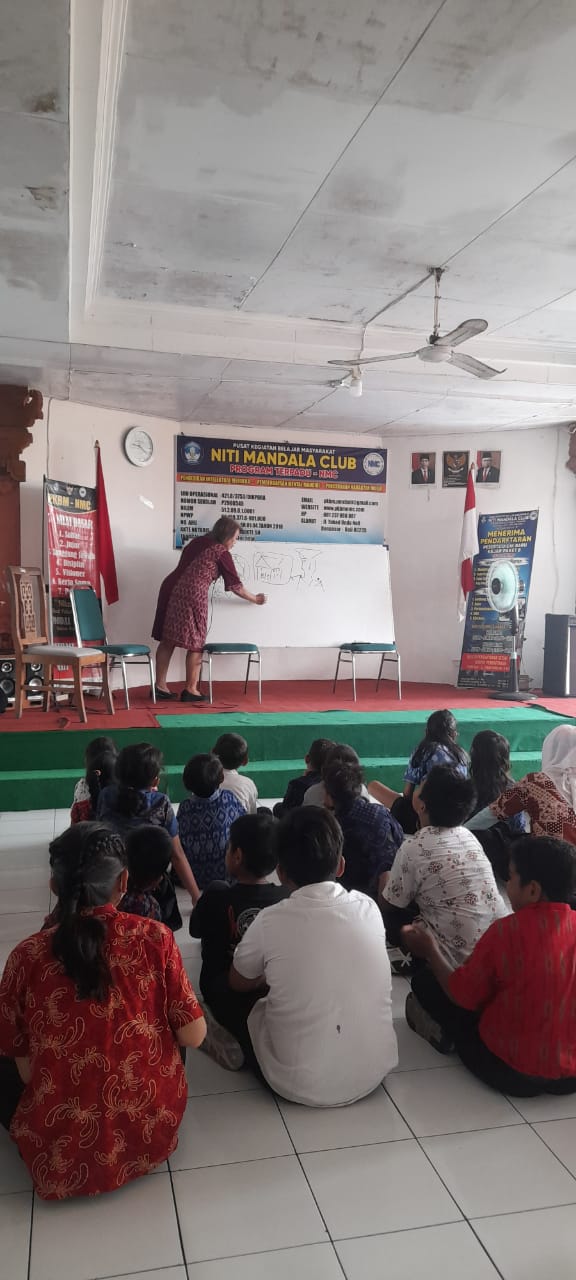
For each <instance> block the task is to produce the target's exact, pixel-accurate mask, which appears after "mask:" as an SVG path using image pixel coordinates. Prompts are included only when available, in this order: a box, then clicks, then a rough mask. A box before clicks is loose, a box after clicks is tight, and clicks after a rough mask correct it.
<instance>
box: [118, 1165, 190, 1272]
mask: <svg viewBox="0 0 576 1280" xmlns="http://www.w3.org/2000/svg"><path fill="white" fill-rule="evenodd" d="M167 1163H168V1170H167V1172H168V1177H169V1178H170V1190H171V1192H172V1204H173V1205H174V1213H175V1215H176V1230H177V1232H178V1240H179V1242H180V1253H181V1254H182V1262H181V1263H180V1262H179V1263H178V1264H177V1265H178V1266H179V1267H180V1266H182V1265H183V1266H184V1270H185V1272H186V1275H188V1260H187V1258H186V1251H185V1249H184V1239H183V1236H182V1227H181V1226H180V1215H179V1213H178V1201H177V1199H176V1188H175V1186H174V1179H173V1177H172V1170H171V1168H170V1157H168V1161H167ZM158 1269H161V1268H158ZM128 1274H129V1273H128Z"/></svg>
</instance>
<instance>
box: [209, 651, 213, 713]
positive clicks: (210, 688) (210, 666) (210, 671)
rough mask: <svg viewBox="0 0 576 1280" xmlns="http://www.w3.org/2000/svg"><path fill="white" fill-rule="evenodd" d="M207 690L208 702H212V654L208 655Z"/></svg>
mask: <svg viewBox="0 0 576 1280" xmlns="http://www.w3.org/2000/svg"><path fill="white" fill-rule="evenodd" d="M208 690H209V693H210V702H211V703H212V702H213V701H214V698H213V697H212V654H211V653H210V654H208Z"/></svg>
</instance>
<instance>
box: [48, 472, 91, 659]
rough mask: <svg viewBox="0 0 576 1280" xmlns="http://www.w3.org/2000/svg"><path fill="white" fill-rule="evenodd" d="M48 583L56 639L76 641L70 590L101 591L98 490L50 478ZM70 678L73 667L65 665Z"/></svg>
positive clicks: (71, 642)
mask: <svg viewBox="0 0 576 1280" xmlns="http://www.w3.org/2000/svg"><path fill="white" fill-rule="evenodd" d="M44 492H45V514H46V530H47V538H46V548H47V560H48V566H47V567H48V586H49V590H50V606H51V613H52V634H53V639H54V642H55V643H58V644H71V645H74V644H76V635H75V631H74V620H73V617H72V606H71V604H70V590H71V588H72V587H93V588H94V590H95V591H96V593H97V594H98V593H99V587H100V580H99V574H98V562H97V556H96V518H97V515H96V490H95V489H87V488H85V487H84V486H83V485H77V484H64V483H63V482H62V481H60V480H46V481H45V486H44ZM64 672H66V678H68V672H69V668H62V669H61V672H60V674H61V676H62V678H64Z"/></svg>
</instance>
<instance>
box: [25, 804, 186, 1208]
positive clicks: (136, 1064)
mask: <svg viewBox="0 0 576 1280" xmlns="http://www.w3.org/2000/svg"><path fill="white" fill-rule="evenodd" d="M50 865H51V869H52V879H51V888H52V890H53V892H54V893H55V894H56V895H57V897H58V904H59V912H58V924H57V925H56V927H55V928H53V929H46V930H45V931H44V932H42V933H36V934H34V935H33V936H32V937H31V938H27V939H26V940H25V941H24V942H21V943H19V945H18V946H17V947H16V948H15V949H14V951H13V952H12V953H11V955H10V956H9V957H8V961H7V963H6V968H5V970H4V975H3V978H2V981H1V983H0V1054H2V1055H4V1056H3V1057H2V1058H0V1100H1V1106H0V1121H1V1122H2V1124H4V1126H5V1127H6V1128H8V1127H9V1128H10V1133H11V1136H12V1138H13V1140H14V1142H15V1143H16V1145H17V1146H18V1149H19V1151H20V1155H21V1156H22V1159H23V1160H24V1162H25V1164H26V1165H27V1167H28V1169H29V1171H30V1174H31V1176H32V1180H33V1183H34V1187H35V1190H36V1192H37V1193H38V1195H39V1196H41V1197H42V1198H43V1199H46V1200H55V1199H58V1200H61V1199H65V1198H66V1197H69V1196H76V1195H97V1194H98V1193H100V1192H103V1191H112V1190H114V1189H115V1188H117V1187H121V1186H123V1185H124V1183H126V1182H130V1181H131V1180H132V1179H134V1178H137V1177H140V1176H142V1175H143V1174H145V1173H148V1172H150V1171H151V1170H152V1169H154V1168H156V1167H157V1166H158V1165H159V1164H161V1163H162V1162H163V1161H164V1160H166V1159H167V1157H168V1156H169V1155H171V1153H172V1152H173V1151H174V1149H175V1147H176V1145H177V1141H178V1126H179V1124H180V1121H181V1119H182V1116H183V1114H184V1108H185V1105H186V1092H187V1091H186V1077H185V1074H184V1069H183V1066H182V1061H181V1056H180V1047H181V1046H182V1047H186V1046H188V1047H190V1048H198V1047H199V1046H200V1044H201V1043H202V1041H203V1039H204V1037H205V1034H206V1024H205V1022H204V1018H203V1016H202V1010H201V1008H200V1006H199V1004H198V1001H197V1000H196V996H195V994H194V991H193V989H192V987H191V985H190V982H189V980H188V977H187V974H186V972H185V970H184V967H183V964H182V958H181V956H180V952H179V950H178V947H177V946H176V944H175V942H174V938H173V936H172V934H171V933H170V931H169V929H167V928H166V927H165V926H164V925H162V924H159V923H157V922H156V921H153V920H147V919H144V918H142V917H140V916H135V915H129V914H126V913H123V912H122V911H118V910H117V907H118V904H119V903H120V901H121V899H122V898H123V896H124V894H125V892H126V884H127V880H128V872H127V869H126V855H125V850H124V841H123V839H122V837H121V836H120V835H118V834H117V833H115V832H114V831H111V830H110V828H108V827H106V826H103V825H102V824H101V823H99V822H81V823H78V824H77V825H76V826H73V827H70V828H69V830H68V831H65V832H64V834H63V835H61V836H59V837H58V839H57V840H54V841H53V842H52V844H51V845H50Z"/></svg>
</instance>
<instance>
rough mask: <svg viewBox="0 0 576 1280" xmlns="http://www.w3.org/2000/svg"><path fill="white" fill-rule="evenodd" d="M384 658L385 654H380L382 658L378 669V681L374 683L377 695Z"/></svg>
mask: <svg viewBox="0 0 576 1280" xmlns="http://www.w3.org/2000/svg"><path fill="white" fill-rule="evenodd" d="M385 657H386V654H385V653H383V654H382V657H381V659H380V667H379V670H378V679H377V681H376V693H378V688H379V685H380V681H381V679H382V668H383V666H384V659H385Z"/></svg>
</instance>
